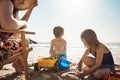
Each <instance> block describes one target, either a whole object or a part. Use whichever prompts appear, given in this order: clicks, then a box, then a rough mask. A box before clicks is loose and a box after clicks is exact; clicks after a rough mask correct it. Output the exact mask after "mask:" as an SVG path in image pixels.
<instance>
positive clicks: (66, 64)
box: [59, 59, 71, 70]
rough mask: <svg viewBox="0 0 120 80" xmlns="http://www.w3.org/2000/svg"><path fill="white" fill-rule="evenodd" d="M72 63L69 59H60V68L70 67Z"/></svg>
mask: <svg viewBox="0 0 120 80" xmlns="http://www.w3.org/2000/svg"><path fill="white" fill-rule="evenodd" d="M70 63H71V62H70V61H68V60H65V59H60V62H59V68H60V69H61V70H66V69H68V67H69V65H70Z"/></svg>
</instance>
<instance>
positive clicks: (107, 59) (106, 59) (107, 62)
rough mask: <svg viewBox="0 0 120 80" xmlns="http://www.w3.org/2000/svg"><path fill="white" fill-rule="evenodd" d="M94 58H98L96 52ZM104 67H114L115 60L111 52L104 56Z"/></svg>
mask: <svg viewBox="0 0 120 80" xmlns="http://www.w3.org/2000/svg"><path fill="white" fill-rule="evenodd" d="M93 56H94V57H96V56H97V54H96V52H95V53H94V54H93ZM102 65H114V60H113V56H112V54H111V52H108V53H105V54H103V60H102Z"/></svg>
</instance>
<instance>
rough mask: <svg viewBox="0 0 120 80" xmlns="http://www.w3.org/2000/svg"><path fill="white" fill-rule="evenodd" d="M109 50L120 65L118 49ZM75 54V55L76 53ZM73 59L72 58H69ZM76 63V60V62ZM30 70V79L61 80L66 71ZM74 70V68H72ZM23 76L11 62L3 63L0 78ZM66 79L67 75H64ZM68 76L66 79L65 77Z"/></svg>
mask: <svg viewBox="0 0 120 80" xmlns="http://www.w3.org/2000/svg"><path fill="white" fill-rule="evenodd" d="M111 52H112V53H113V57H114V61H115V64H117V65H120V56H119V55H120V49H119V48H118V49H117V48H116V49H111ZM76 56H77V55H76ZM69 59H71V60H73V62H76V61H74V59H72V57H71V58H69ZM31 63H33V62H31ZM76 63H77V62H76ZM117 69H119V70H120V66H118V67H117ZM29 72H30V78H31V80H63V79H61V75H64V74H65V73H66V72H67V71H60V72H57V73H55V72H50V71H41V72H40V71H39V72H35V71H34V70H33V67H31V66H30V67H29ZM73 72H74V70H73ZM71 77H72V78H70V80H77V78H75V77H74V76H71ZM24 78H25V76H24V73H22V74H16V73H15V70H14V68H13V67H12V66H11V64H8V65H5V66H4V67H3V69H2V70H0V80H24ZM65 78H66V79H64V80H68V79H69V76H67V77H65ZM67 78H68V79H67Z"/></svg>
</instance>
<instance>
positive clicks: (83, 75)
mask: <svg viewBox="0 0 120 80" xmlns="http://www.w3.org/2000/svg"><path fill="white" fill-rule="evenodd" d="M77 77H78V78H80V79H82V80H84V77H85V74H84V73H78V74H77Z"/></svg>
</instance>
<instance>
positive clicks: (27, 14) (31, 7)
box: [22, 0, 38, 21]
mask: <svg viewBox="0 0 120 80" xmlns="http://www.w3.org/2000/svg"><path fill="white" fill-rule="evenodd" d="M37 5H38V2H37V0H33V1H32V3H31V5H30V7H29V9H28V10H27V12H26V14H25V15H24V16H23V18H22V20H26V21H28V19H29V17H30V15H31V13H32V10H33V8H34V7H36V6H37Z"/></svg>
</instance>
